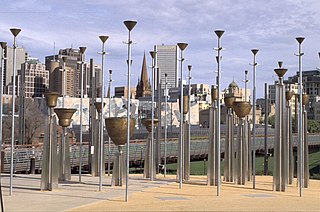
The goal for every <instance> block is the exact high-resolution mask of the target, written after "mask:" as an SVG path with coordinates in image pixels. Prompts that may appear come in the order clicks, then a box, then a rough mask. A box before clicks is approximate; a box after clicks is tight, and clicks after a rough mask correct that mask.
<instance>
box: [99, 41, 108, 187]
mask: <svg viewBox="0 0 320 212" xmlns="http://www.w3.org/2000/svg"><path fill="white" fill-rule="evenodd" d="M99 38H100V40H101V42H102V49H101V108H102V109H101V113H100V157H99V158H100V161H99V191H102V170H103V168H102V166H103V164H104V161H103V152H104V151H103V149H104V140H103V118H104V110H103V103H104V60H105V55H106V51H105V42H106V41H107V39H108V38H109V36H105V35H101V36H99Z"/></svg>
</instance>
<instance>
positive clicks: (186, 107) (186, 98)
mask: <svg viewBox="0 0 320 212" xmlns="http://www.w3.org/2000/svg"><path fill="white" fill-rule="evenodd" d="M179 111H180V112H181V105H180V97H179ZM188 112H189V96H183V114H187V113H188Z"/></svg>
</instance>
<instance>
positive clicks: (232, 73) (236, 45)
mask: <svg viewBox="0 0 320 212" xmlns="http://www.w3.org/2000/svg"><path fill="white" fill-rule="evenodd" d="M2 5H3V6H2V8H1V9H0V13H1V20H0V41H6V42H8V45H10V46H12V40H13V38H12V35H11V33H10V31H9V29H10V28H12V27H18V28H21V29H22V31H21V33H20V34H19V36H18V37H17V43H18V45H19V46H20V47H21V46H23V47H24V48H25V49H26V51H27V52H28V53H29V54H30V56H31V57H37V58H39V59H40V61H41V62H43V63H44V58H45V56H48V55H52V54H53V53H55V54H56V53H57V52H58V51H59V49H64V48H68V47H71V46H72V47H73V48H78V47H79V46H86V47H87V51H86V61H87V62H88V61H89V59H90V58H94V60H95V63H98V64H100V63H101V57H100V56H99V55H98V54H97V52H99V51H100V50H101V41H100V40H99V38H98V36H99V35H102V34H104V35H109V36H110V37H109V39H108V41H107V43H106V49H107V52H109V53H110V54H109V55H107V56H106V67H105V70H104V71H105V73H106V74H105V75H106V79H108V74H107V73H108V72H107V71H108V70H109V69H112V70H113V73H114V74H113V78H114V80H115V81H114V83H113V86H125V85H126V80H125V79H126V77H125V75H126V73H127V66H126V59H127V50H126V48H127V47H126V45H125V44H123V43H122V41H126V40H127V30H126V28H125V26H124V25H123V21H124V20H129V19H133V20H137V21H138V24H137V26H136V27H135V29H134V30H133V31H132V40H133V42H135V43H136V44H135V45H133V48H132V50H133V52H132V56H133V68H132V71H133V72H132V74H133V76H132V78H131V83H132V85H134V84H135V83H136V82H137V79H138V77H139V76H140V70H141V62H142V58H143V53H144V51H146V52H149V51H150V50H152V49H153V46H154V45H161V44H165V45H175V44H176V43H178V42H187V43H188V44H189V45H188V47H187V48H186V50H185V58H186V60H187V61H186V62H184V67H183V68H184V76H183V78H184V79H186V77H187V74H188V73H187V72H188V71H187V65H188V64H192V77H193V79H192V83H205V84H210V85H212V84H213V83H215V76H216V74H215V73H214V71H215V70H216V69H217V64H216V60H215V56H216V54H217V53H216V52H215V51H214V50H213V48H215V47H216V46H217V37H216V35H215V34H214V30H216V29H224V30H225V34H224V35H223V36H222V46H223V47H224V48H225V50H224V51H222V62H221V64H222V69H221V70H222V74H221V76H222V82H221V87H222V89H223V88H226V87H227V86H228V84H229V83H230V82H231V81H232V80H233V79H235V81H236V83H237V84H238V85H239V86H240V87H244V86H243V82H242V80H243V79H244V70H248V71H249V75H248V76H249V80H250V82H249V85H248V88H252V66H250V65H249V63H252V61H253V55H252V52H251V49H253V48H258V49H260V51H259V52H258V54H257V62H258V63H259V64H260V65H259V66H258V67H257V96H258V97H263V90H264V85H263V83H264V82H267V83H268V84H270V83H273V81H274V80H277V77H276V75H275V74H274V72H273V69H274V68H276V67H277V61H279V60H282V61H283V62H284V67H285V68H288V69H289V70H288V73H287V74H286V77H285V78H287V76H292V75H295V73H296V72H297V71H298V57H296V56H295V55H294V53H297V52H298V43H297V41H296V40H295V38H296V37H298V36H304V37H305V38H306V39H305V41H304V42H303V44H302V49H303V52H304V53H305V55H304V56H303V69H304V70H315V69H316V67H319V66H320V65H319V64H320V61H319V57H318V52H319V51H320V49H319V46H317V44H318V42H319V40H320V32H319V31H320V29H319V27H318V26H319V25H320V15H319V13H318V12H317V9H318V8H320V2H319V1H316V0H312V1H306V0H302V1H292V0H286V1H281V2H278V1H276V0H271V1H268V4H266V3H264V2H260V1H241V0H240V1H236V2H234V1H222V0H221V1H214V2H213V1H209V0H208V1H201V3H199V2H196V1H191V0H189V1H183V2H178V1H161V2H158V1H141V0H135V1H132V2H130V3H129V2H127V1H121V0H120V1H116V2H105V1H94V2H85V1H67V2H65V1H46V2H45V3H44V2H43V1H37V0H25V1H22V2H13V1H8V0H4V1H3V4H2ZM54 43H55V52H54V47H53V46H54ZM147 66H148V67H149V66H151V58H150V57H149V56H147ZM150 73H151V68H148V74H149V75H151V74H150ZM112 90H113V89H112Z"/></svg>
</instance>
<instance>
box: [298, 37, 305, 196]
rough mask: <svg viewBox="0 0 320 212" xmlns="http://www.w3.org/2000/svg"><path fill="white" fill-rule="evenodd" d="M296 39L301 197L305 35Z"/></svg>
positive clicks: (300, 190) (300, 184) (300, 185)
mask: <svg viewBox="0 0 320 212" xmlns="http://www.w3.org/2000/svg"><path fill="white" fill-rule="evenodd" d="M296 40H297V41H298V43H299V53H298V55H297V56H298V57H299V100H300V101H299V102H300V103H299V129H298V137H299V149H300V158H299V159H300V161H299V167H300V170H299V171H300V173H299V193H300V197H302V184H303V179H302V178H303V177H302V169H303V164H302V162H303V161H302V157H303V155H302V154H303V144H302V141H303V139H302V136H303V129H302V125H303V117H302V116H303V108H302V92H303V85H302V55H303V53H302V49H301V44H302V42H303V40H304V38H303V37H297V38H296Z"/></svg>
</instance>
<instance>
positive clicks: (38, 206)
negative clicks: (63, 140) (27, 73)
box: [2, 174, 320, 211]
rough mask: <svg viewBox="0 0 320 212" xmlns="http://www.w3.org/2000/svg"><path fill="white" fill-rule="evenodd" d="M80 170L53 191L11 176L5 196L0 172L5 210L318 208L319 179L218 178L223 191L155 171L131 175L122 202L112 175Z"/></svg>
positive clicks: (33, 178) (35, 178)
mask: <svg viewBox="0 0 320 212" xmlns="http://www.w3.org/2000/svg"><path fill="white" fill-rule="evenodd" d="M98 180H99V178H98V177H90V176H88V175H86V176H82V183H78V175H73V176H72V181H70V182H65V183H62V184H60V185H59V189H58V190H55V191H51V192H50V191H40V190H39V188H40V175H15V178H14V181H13V185H14V189H13V196H8V193H9V190H8V185H9V177H8V175H5V176H2V182H3V183H2V188H3V196H4V205H5V211H320V181H319V180H311V181H310V188H307V189H303V197H299V188H298V187H297V186H296V183H295V184H294V185H290V186H289V189H288V192H275V191H273V190H272V177H271V176H267V177H265V176H257V177H256V189H252V184H251V183H250V182H249V183H248V184H247V185H246V186H238V185H234V184H233V183H225V182H223V183H222V186H221V195H220V196H219V197H217V196H216V187H212V186H207V185H206V176H191V180H190V181H189V182H186V183H184V184H183V187H182V189H179V184H178V183H176V182H175V176H174V175H167V178H165V179H164V178H163V176H162V175H161V176H157V180H156V181H153V182H151V181H150V180H146V179H143V178H142V174H140V175H130V181H129V202H125V201H124V195H125V187H121V188H119V187H111V186H110V180H111V177H108V176H106V177H103V191H102V192H99V191H98V188H99V182H98Z"/></svg>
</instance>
